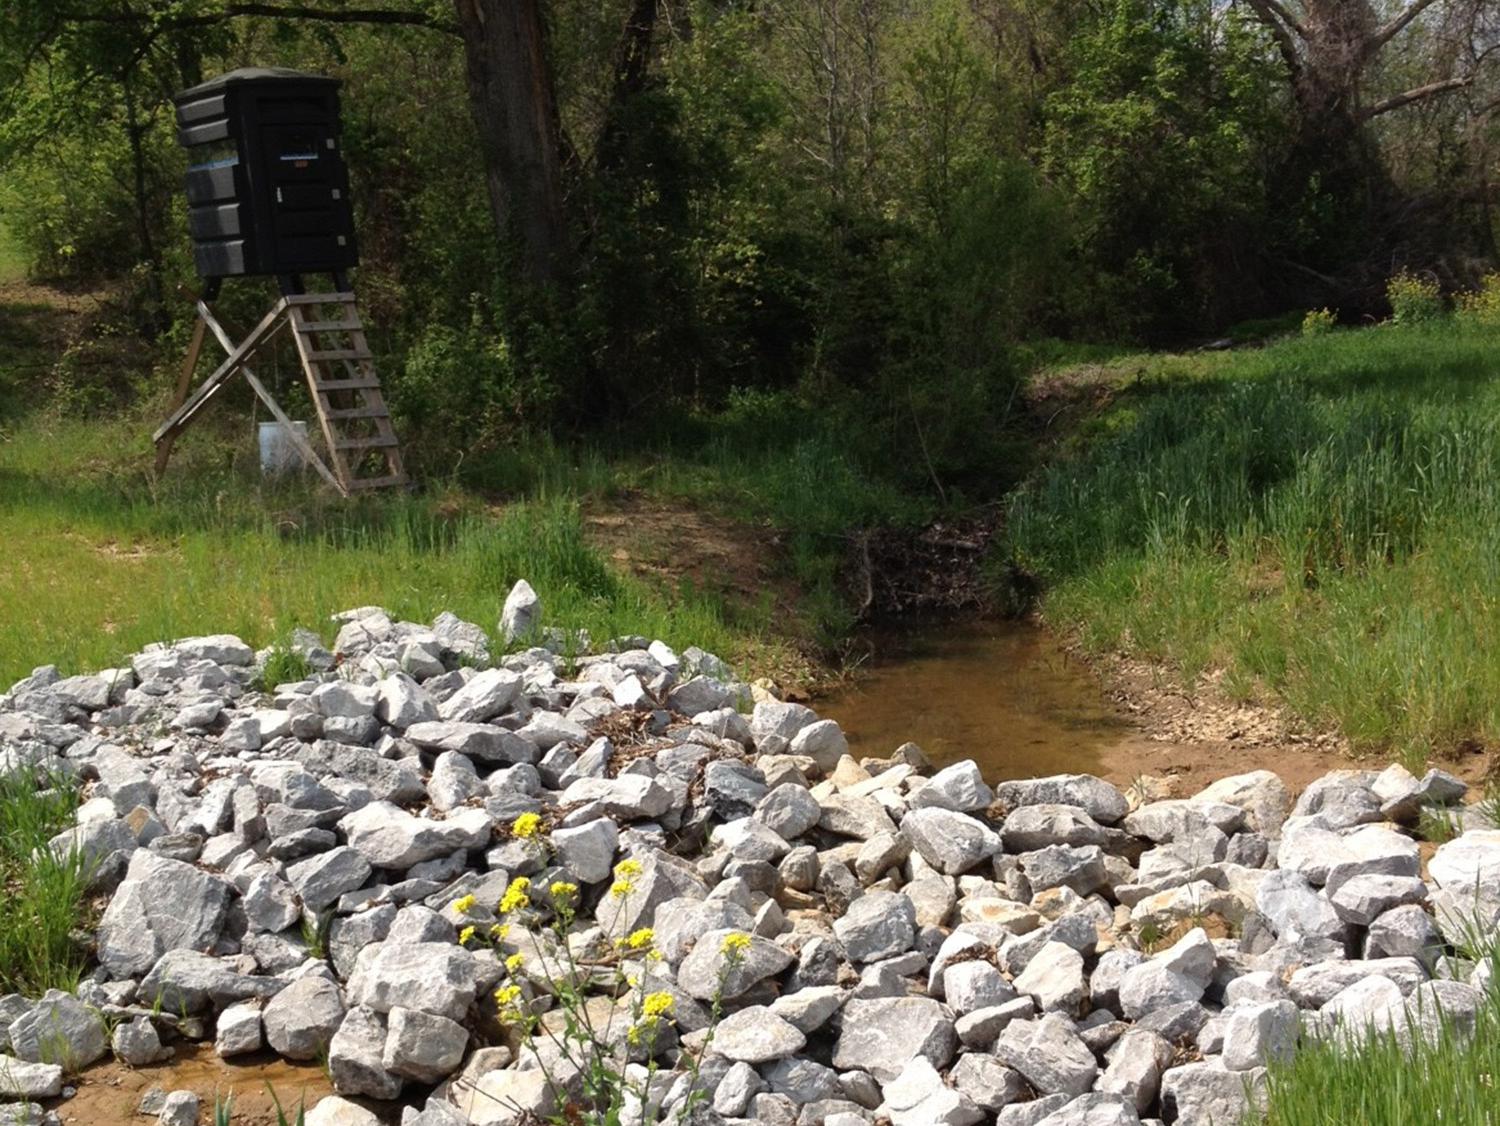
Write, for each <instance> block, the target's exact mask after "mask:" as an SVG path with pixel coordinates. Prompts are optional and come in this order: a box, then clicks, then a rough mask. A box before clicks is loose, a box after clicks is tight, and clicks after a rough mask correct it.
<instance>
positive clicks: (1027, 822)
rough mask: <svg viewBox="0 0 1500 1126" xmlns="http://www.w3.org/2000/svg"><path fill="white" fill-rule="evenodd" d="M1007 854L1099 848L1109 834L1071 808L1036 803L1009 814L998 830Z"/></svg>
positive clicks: (1092, 820)
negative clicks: (1050, 848)
mask: <svg viewBox="0 0 1500 1126" xmlns="http://www.w3.org/2000/svg"><path fill="white" fill-rule="evenodd" d="M1000 836H1001V839H1002V840H1004V841H1005V847H1006V848H1007V849H1009V850H1010V851H1011V852H1029V851H1031V850H1033V849H1038V848H1046V847H1047V846H1049V845H1101V844H1103V843H1104V842H1105V841H1107V840H1109V839H1110V838H1109V832H1108V831H1106V830H1105V828H1104V826H1102V825H1100V824H1099V823H1098V822H1097V821H1095V820H1094V819H1093V818H1092V817H1090V816H1089V815H1088V813H1087V812H1086V811H1085V810H1083V809H1081V808H1079V807H1078V806H1075V805H1054V804H1051V803H1040V804H1037V805H1023V806H1020V807H1019V808H1017V809H1013V810H1011V812H1010V813H1009V814H1008V815H1007V816H1006V818H1005V823H1004V824H1003V825H1002V826H1001V827H1000Z"/></svg>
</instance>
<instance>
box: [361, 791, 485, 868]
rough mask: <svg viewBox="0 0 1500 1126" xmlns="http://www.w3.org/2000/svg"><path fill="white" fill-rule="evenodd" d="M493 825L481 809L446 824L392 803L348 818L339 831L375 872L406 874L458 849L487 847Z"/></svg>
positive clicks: (372, 805)
mask: <svg viewBox="0 0 1500 1126" xmlns="http://www.w3.org/2000/svg"><path fill="white" fill-rule="evenodd" d="M492 827H493V822H492V820H491V819H490V817H489V815H488V814H486V813H485V812H484V811H483V810H479V809H459V810H454V811H453V812H452V813H451V814H449V816H448V818H447V819H446V820H443V821H434V820H432V819H430V818H426V817H414V816H412V815H411V814H410V813H408V812H406V810H404V809H401V808H400V807H399V806H395V805H391V804H390V803H389V802H380V801H376V802H371V803H370V804H369V805H366V806H363V807H362V808H360V809H357V810H355V811H354V812H353V813H350V814H348V815H346V816H345V817H344V818H343V819H342V820H341V821H340V822H339V828H340V829H341V830H342V831H343V833H344V835H345V837H347V838H348V841H349V845H350V847H351V848H353V849H355V850H356V851H357V852H358V853H359V854H360V855H361V856H363V857H364V858H365V859H366V860H367V861H369V863H370V866H371V867H374V868H393V869H398V870H404V869H406V868H410V867H411V866H412V865H413V864H420V863H422V861H424V860H432V859H435V858H437V857H439V856H447V855H448V854H449V853H451V852H453V851H454V850H455V849H473V848H481V847H483V846H484V845H485V844H486V843H487V842H488V841H489V839H490V831H491V829H492Z"/></svg>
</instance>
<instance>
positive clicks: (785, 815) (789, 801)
mask: <svg viewBox="0 0 1500 1126" xmlns="http://www.w3.org/2000/svg"><path fill="white" fill-rule="evenodd" d="M822 816H823V807H822V806H820V805H819V804H818V800H817V799H816V798H814V797H813V796H812V794H811V793H810V792H809V791H808V789H807V787H806V786H801V785H798V784H797V783H796V782H783V783H782V784H781V785H779V786H777V787H776V788H775V789H773V790H772V791H771V792H770V793H768V794H767V795H766V796H765V797H764V798H762V799H761V802H760V805H759V806H758V807H757V808H756V810H755V819H756V820H757V821H761V822H764V823H765V825H766V827H767V828H768V829H770V830H771V831H772V832H774V833H775V834H776V835H777V836H779V837H781V838H783V839H784V840H788V841H793V840H796V839H797V838H798V837H800V836H801V835H802V834H803V833H806V832H807V831H808V830H810V829H812V828H814V827H815V826H816V825H817V824H818V820H819V818H821V817H822Z"/></svg>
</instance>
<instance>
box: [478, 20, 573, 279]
mask: <svg viewBox="0 0 1500 1126" xmlns="http://www.w3.org/2000/svg"><path fill="white" fill-rule="evenodd" d="M455 6H456V8H457V10H458V22H459V27H460V30H461V31H462V33H463V40H464V54H465V57H466V59H467V62H468V76H469V106H470V108H471V110H472V111H473V114H474V121H475V124H476V125H477V126H478V128H479V141H480V145H481V147H482V149H483V151H484V160H485V177H486V180H487V182H488V185H489V196H490V210H491V211H492V212H493V213H494V216H495V226H496V228H497V229H498V230H499V232H500V237H501V238H502V239H504V240H506V242H507V243H509V244H510V245H512V246H514V247H515V248H516V249H517V251H518V252H519V256H520V268H521V274H522V276H523V277H524V278H525V279H526V280H528V281H532V282H536V283H540V284H547V283H553V282H557V281H559V280H560V279H562V278H563V276H564V275H565V274H566V273H567V272H568V268H569V265H570V263H569V259H570V257H571V255H570V254H569V243H568V231H567V222H566V216H565V213H564V209H563V192H562V158H561V145H560V143H559V127H558V119H557V97H556V94H555V92H554V90H553V85H552V68H551V66H550V64H549V63H548V60H547V50H546V27H545V24H544V22H543V19H542V12H541V4H540V0H455Z"/></svg>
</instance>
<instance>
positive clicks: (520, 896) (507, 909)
mask: <svg viewBox="0 0 1500 1126" xmlns="http://www.w3.org/2000/svg"><path fill="white" fill-rule="evenodd" d="M530 887H531V881H530V880H528V879H527V878H526V877H525V876H517V877H516V878H515V879H513V880H511V882H510V887H508V888H506V889H505V894H504V895H503V896H501V897H500V914H502V915H508V914H510V913H511V912H512V911H519V910H520V909H521V908H523V907H530V906H531V897H530V896H529V895H527V894H526V892H527V890H528V889H529V888H530Z"/></svg>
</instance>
